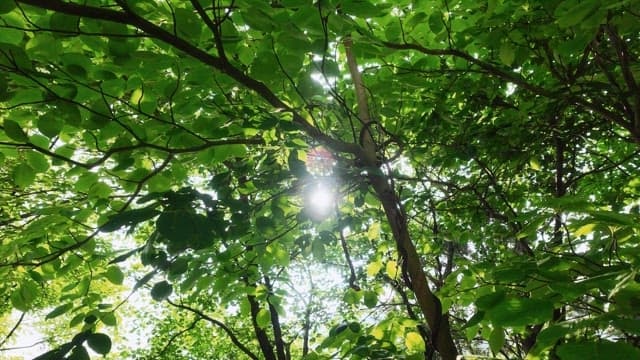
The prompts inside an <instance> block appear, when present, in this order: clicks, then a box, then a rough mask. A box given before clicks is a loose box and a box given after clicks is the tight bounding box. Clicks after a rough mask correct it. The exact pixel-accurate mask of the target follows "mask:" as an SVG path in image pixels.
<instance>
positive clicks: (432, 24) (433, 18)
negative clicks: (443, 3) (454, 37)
mask: <svg viewBox="0 0 640 360" xmlns="http://www.w3.org/2000/svg"><path fill="white" fill-rule="evenodd" d="M429 28H430V29H431V31H432V32H433V33H434V34H437V33H439V32H440V31H442V29H444V23H443V22H442V14H441V13H440V12H438V11H434V12H432V13H431V15H429Z"/></svg>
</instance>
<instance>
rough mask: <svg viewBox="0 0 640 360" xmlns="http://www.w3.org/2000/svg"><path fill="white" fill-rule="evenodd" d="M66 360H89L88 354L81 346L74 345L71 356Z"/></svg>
mask: <svg viewBox="0 0 640 360" xmlns="http://www.w3.org/2000/svg"><path fill="white" fill-rule="evenodd" d="M67 359H68V360H90V359H91V357H90V356H89V352H88V351H87V349H85V348H84V346H82V345H76V347H74V348H73V351H71V355H69V357H68V358H67Z"/></svg>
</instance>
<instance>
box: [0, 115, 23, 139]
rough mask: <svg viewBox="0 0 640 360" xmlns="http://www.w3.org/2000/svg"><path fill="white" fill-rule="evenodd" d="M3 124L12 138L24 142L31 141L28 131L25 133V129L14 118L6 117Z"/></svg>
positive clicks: (5, 130)
mask: <svg viewBox="0 0 640 360" xmlns="http://www.w3.org/2000/svg"><path fill="white" fill-rule="evenodd" d="M2 125H3V126H4V132H5V134H7V136H8V137H9V138H11V139H12V140H15V141H18V142H23V143H24V142H28V141H29V137H28V136H27V133H25V132H24V130H22V128H21V127H20V125H18V123H17V122H15V121H13V120H9V119H5V120H4V122H3V124H2Z"/></svg>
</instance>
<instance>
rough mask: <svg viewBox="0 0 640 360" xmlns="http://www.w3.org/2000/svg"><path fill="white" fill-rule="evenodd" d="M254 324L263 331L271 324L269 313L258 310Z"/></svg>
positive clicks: (265, 310) (264, 310)
mask: <svg viewBox="0 0 640 360" xmlns="http://www.w3.org/2000/svg"><path fill="white" fill-rule="evenodd" d="M256 323H257V324H258V326H259V327H260V328H261V329H265V328H266V327H267V326H269V324H270V323H271V313H270V312H269V310H267V309H260V310H259V311H258V314H256Z"/></svg>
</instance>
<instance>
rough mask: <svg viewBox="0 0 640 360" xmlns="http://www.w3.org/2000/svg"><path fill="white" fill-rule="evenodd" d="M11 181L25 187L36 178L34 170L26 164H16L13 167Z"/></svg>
mask: <svg viewBox="0 0 640 360" xmlns="http://www.w3.org/2000/svg"><path fill="white" fill-rule="evenodd" d="M12 177H13V183H14V184H16V185H17V186H18V187H20V188H23V189H24V188H26V187H28V186H29V185H31V184H32V183H33V181H34V180H35V179H36V172H35V171H34V170H33V168H32V167H31V166H29V165H27V164H18V165H17V166H16V167H14V168H13V172H12Z"/></svg>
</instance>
